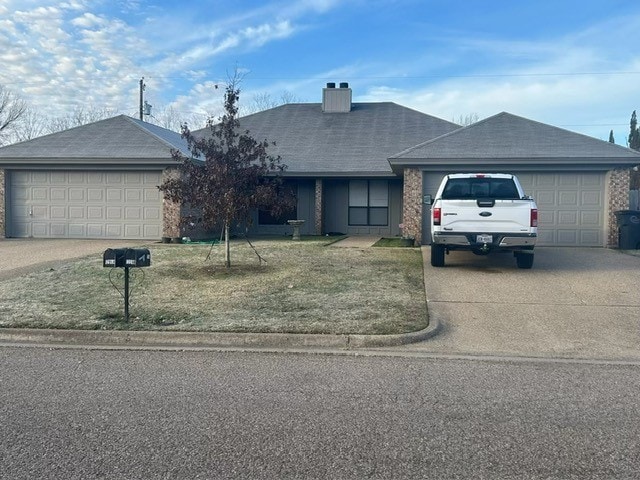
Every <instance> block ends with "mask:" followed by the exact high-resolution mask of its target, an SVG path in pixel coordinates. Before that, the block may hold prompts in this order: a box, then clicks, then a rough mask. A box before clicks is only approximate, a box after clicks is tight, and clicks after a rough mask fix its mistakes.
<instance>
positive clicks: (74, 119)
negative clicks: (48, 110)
mask: <svg viewBox="0 0 640 480" xmlns="http://www.w3.org/2000/svg"><path fill="white" fill-rule="evenodd" d="M117 113H118V112H117V111H116V110H113V109H110V108H99V107H94V106H90V107H89V108H83V107H77V108H76V109H75V110H73V111H72V112H71V113H69V114H67V115H65V116H62V117H54V118H51V119H50V120H49V122H48V126H47V130H48V132H49V133H54V132H61V131H62V130H68V129H70V128H73V127H79V126H81V125H86V124H87V123H93V122H97V121H98V120H104V119H105V118H110V117H113V116H115V115H117Z"/></svg>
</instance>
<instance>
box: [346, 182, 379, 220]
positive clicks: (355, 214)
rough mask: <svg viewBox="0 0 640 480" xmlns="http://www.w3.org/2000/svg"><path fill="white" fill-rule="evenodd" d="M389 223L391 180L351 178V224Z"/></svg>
mask: <svg viewBox="0 0 640 480" xmlns="http://www.w3.org/2000/svg"><path fill="white" fill-rule="evenodd" d="M388 224H389V182H387V181H386V180H351V181H350V182H349V225H353V226H386V225H388Z"/></svg>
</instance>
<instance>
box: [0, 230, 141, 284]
mask: <svg viewBox="0 0 640 480" xmlns="http://www.w3.org/2000/svg"><path fill="white" fill-rule="evenodd" d="M139 243H140V240H134V241H127V240H73V239H33V238H20V239H18V238H7V239H0V281H1V280H6V279H7V278H12V277H17V276H20V275H25V274H27V273H30V272H33V271H37V270H39V269H42V268H51V267H53V266H54V265H57V264H59V263H61V262H65V261H67V260H70V259H74V258H81V257H86V256H88V255H96V256H99V258H102V254H103V252H104V251H105V250H106V249H107V248H121V247H134V246H137V244H139Z"/></svg>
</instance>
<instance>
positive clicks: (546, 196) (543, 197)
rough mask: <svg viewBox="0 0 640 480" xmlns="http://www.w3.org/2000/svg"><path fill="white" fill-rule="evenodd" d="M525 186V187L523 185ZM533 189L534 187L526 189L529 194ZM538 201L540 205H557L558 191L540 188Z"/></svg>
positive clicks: (537, 195) (536, 197) (537, 196)
mask: <svg viewBox="0 0 640 480" xmlns="http://www.w3.org/2000/svg"><path fill="white" fill-rule="evenodd" d="M523 188H524V187H523ZM531 191H533V189H526V188H525V192H526V193H527V194H529V192H531ZM535 199H536V203H537V204H538V205H543V206H544V205H555V204H556V192H555V190H551V191H549V190H540V191H538V192H537V194H536V196H535Z"/></svg>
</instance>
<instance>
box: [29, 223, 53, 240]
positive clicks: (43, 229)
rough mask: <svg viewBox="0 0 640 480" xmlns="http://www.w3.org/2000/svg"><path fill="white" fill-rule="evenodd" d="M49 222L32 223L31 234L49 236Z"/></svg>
mask: <svg viewBox="0 0 640 480" xmlns="http://www.w3.org/2000/svg"><path fill="white" fill-rule="evenodd" d="M48 227H49V224H48V223H41V222H33V223H32V224H31V234H32V235H33V236H34V237H48V236H49V228H48Z"/></svg>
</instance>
